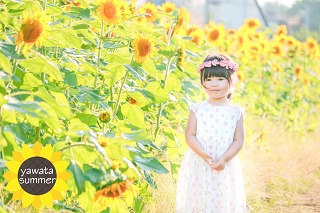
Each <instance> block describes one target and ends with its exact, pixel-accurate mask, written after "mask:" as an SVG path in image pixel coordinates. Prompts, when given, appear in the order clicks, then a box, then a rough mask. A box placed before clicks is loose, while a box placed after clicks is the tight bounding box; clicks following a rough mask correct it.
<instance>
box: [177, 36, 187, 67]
mask: <svg viewBox="0 0 320 213" xmlns="http://www.w3.org/2000/svg"><path fill="white" fill-rule="evenodd" d="M177 53H178V60H177V62H178V65H179V66H181V67H183V66H184V65H185V55H186V54H185V45H184V43H182V42H181V43H180V47H179V48H178V51H177Z"/></svg>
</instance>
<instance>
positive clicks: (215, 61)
mask: <svg viewBox="0 0 320 213" xmlns="http://www.w3.org/2000/svg"><path fill="white" fill-rule="evenodd" d="M211 64H212V65H213V66H217V65H218V64H219V61H218V60H217V59H214V60H213V61H211Z"/></svg>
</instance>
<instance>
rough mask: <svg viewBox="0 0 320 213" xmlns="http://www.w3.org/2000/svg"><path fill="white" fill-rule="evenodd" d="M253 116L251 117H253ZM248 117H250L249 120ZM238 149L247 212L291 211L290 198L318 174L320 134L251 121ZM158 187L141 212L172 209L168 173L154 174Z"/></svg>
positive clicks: (172, 188) (304, 189)
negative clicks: (243, 141) (243, 140)
mask: <svg viewBox="0 0 320 213" xmlns="http://www.w3.org/2000/svg"><path fill="white" fill-rule="evenodd" d="M253 120H254V119H253ZM253 120H252V121H253ZM247 130H249V131H247V132H248V133H249V134H248V135H247V140H246V143H245V145H244V147H243V149H242V150H241V152H240V158H241V162H242V170H243V174H244V181H245V190H246V197H247V209H248V212H259V213H260V212H266V213H268V212H294V211H292V208H293V205H292V204H293V202H294V200H293V198H294V197H296V196H299V195H300V194H303V193H306V192H307V191H308V190H309V189H310V188H311V187H312V186H313V185H314V184H315V183H316V182H317V181H319V177H320V155H319V150H318V149H316V147H319V145H320V139H319V138H320V137H319V136H320V134H319V133H312V134H310V133H309V134H308V135H301V134H300V135H299V134H297V133H296V132H294V131H291V130H285V129H284V128H283V125H281V124H279V125H277V124H274V123H272V122H268V121H261V120H260V121H259V123H258V122H257V121H253V122H252V125H247ZM154 178H155V179H156V181H157V183H158V190H153V189H152V190H151V191H150V193H151V199H150V201H151V202H148V204H147V206H146V208H145V210H144V212H150V213H157V212H159V213H160V212H163V213H172V212H175V198H176V197H175V193H176V191H175V190H176V183H175V180H174V179H173V178H172V175H171V174H166V175H155V176H154Z"/></svg>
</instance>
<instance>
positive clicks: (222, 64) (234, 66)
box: [198, 59, 238, 73]
mask: <svg viewBox="0 0 320 213" xmlns="http://www.w3.org/2000/svg"><path fill="white" fill-rule="evenodd" d="M218 65H219V66H220V67H225V68H226V69H231V70H233V71H235V72H237V71H238V64H237V63H234V62H232V61H228V60H225V59H223V60H221V61H218V60H217V59H213V60H212V61H205V62H203V63H202V64H201V65H200V66H199V68H198V73H200V72H201V70H202V69H203V68H205V67H211V66H214V67H215V66H218Z"/></svg>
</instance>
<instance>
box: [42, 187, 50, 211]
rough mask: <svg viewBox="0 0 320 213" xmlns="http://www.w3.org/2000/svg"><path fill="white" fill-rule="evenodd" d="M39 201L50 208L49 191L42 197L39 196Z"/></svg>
mask: <svg viewBox="0 0 320 213" xmlns="http://www.w3.org/2000/svg"><path fill="white" fill-rule="evenodd" d="M40 200H41V202H42V203H43V204H44V205H46V206H47V207H52V194H51V192H50V191H49V192H47V193H45V194H43V195H40Z"/></svg>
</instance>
